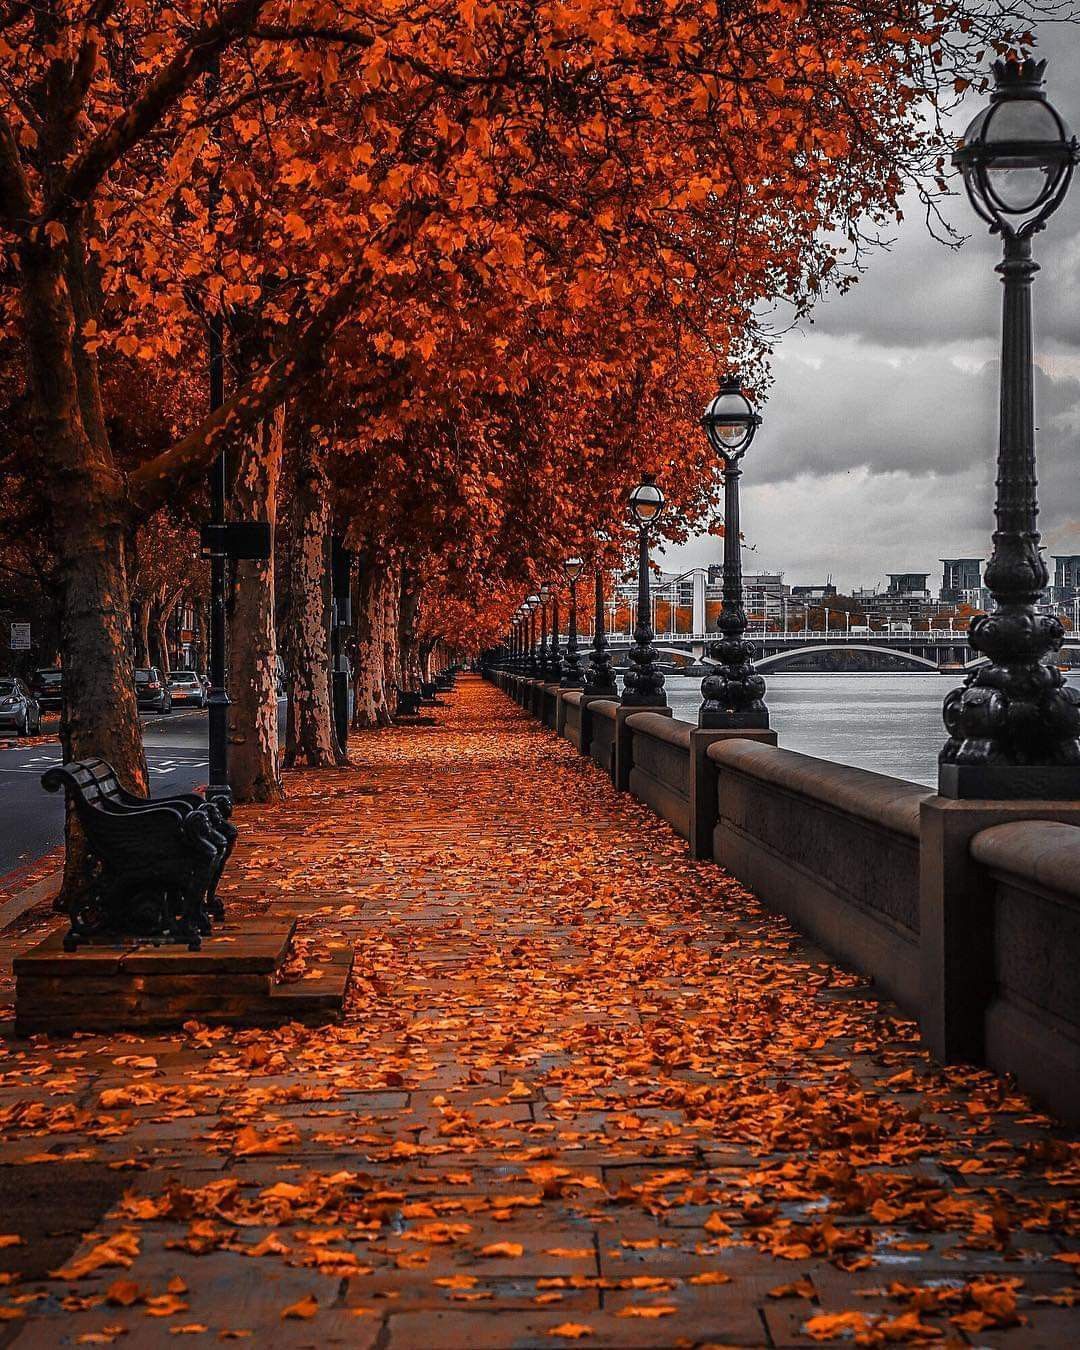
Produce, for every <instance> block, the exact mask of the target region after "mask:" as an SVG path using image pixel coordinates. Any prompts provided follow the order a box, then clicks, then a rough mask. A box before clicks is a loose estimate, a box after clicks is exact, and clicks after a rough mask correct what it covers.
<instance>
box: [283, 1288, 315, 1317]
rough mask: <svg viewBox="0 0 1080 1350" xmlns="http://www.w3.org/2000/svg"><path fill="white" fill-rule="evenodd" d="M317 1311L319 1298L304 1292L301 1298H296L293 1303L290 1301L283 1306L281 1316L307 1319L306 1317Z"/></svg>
mask: <svg viewBox="0 0 1080 1350" xmlns="http://www.w3.org/2000/svg"><path fill="white" fill-rule="evenodd" d="M318 1311H319V1300H318V1299H317V1298H316V1297H315V1295H314V1294H305V1295H304V1297H303V1298H301V1299H298V1300H297V1301H296V1302H295V1303H290V1304H289V1306H288V1307H287V1308H283V1309H282V1310H281V1316H282V1317H283V1318H285V1317H296V1318H301V1319H303V1320H304V1321H307V1319H308V1318H310V1317H314V1316H315V1314H316V1313H317V1312H318Z"/></svg>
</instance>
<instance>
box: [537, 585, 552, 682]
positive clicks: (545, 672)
mask: <svg viewBox="0 0 1080 1350" xmlns="http://www.w3.org/2000/svg"><path fill="white" fill-rule="evenodd" d="M539 596H540V657H539V660H538V661H537V675H538V677H539V679H540V681H541V683H543V684H547V682H548V676H549V669H548V645H547V643H548V627H547V605H548V601H549V600H550V599H551V589H550V588H549V587H548V586H541V587H540V591H539Z"/></svg>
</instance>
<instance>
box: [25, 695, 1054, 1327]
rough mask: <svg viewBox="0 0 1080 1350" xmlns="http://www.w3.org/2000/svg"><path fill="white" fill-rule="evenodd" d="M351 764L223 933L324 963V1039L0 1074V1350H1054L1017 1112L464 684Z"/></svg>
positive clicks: (257, 847)
mask: <svg viewBox="0 0 1080 1350" xmlns="http://www.w3.org/2000/svg"><path fill="white" fill-rule="evenodd" d="M353 755H354V759H355V761H356V767H354V768H350V769H343V770H340V771H329V772H301V773H296V774H293V775H290V776H289V777H288V779H287V784H288V791H289V796H288V800H287V802H286V803H285V804H284V806H279V807H274V808H272V809H270V808H267V809H264V810H257V809H251V808H248V809H245V810H243V811H241V812H240V813H239V815H240V823H241V825H242V826H243V836H242V844H241V846H240V847H239V848H238V852H237V857H236V859H235V860H234V863H233V865H232V868H231V878H232V880H231V887H230V889H231V895H230V896H229V897H227V898H228V899H230V901H231V903H232V905H233V907H234V910H235V909H243V910H244V911H245V912H254V911H257V910H261V909H265V908H269V909H272V910H279V911H281V912H287V911H292V910H296V911H298V912H299V913H300V914H301V915H302V916H303V920H302V932H303V935H304V936H303V942H302V944H301V945H302V948H303V953H304V960H305V962H306V963H307V966H308V968H309V969H311V968H317V966H318V962H319V960H320V950H324V951H325V944H327V943H329V942H334V941H338V940H342V939H345V940H349V941H354V942H355V944H356V952H357V957H356V976H355V980H354V985H353V990H352V994H351V1000H350V1006H349V1010H348V1014H347V1017H346V1018H345V1020H344V1022H342V1023H340V1024H337V1025H334V1026H329V1027H324V1028H316V1029H310V1028H305V1027H299V1026H291V1027H285V1028H283V1029H281V1030H279V1031H266V1030H259V1031H250V1032H242V1031H241V1032H238V1031H236V1030H232V1029H230V1030H222V1029H215V1030H207V1029H206V1028H200V1027H198V1026H195V1025H191V1026H189V1027H188V1028H187V1029H186V1030H185V1032H183V1033H177V1034H176V1035H157V1036H153V1037H149V1036H134V1035H132V1036H118V1037H112V1038H103V1037H89V1036H88V1037H83V1038H78V1039H75V1040H72V1041H57V1042H55V1043H52V1044H48V1043H45V1042H41V1043H26V1042H17V1041H13V1040H10V1039H9V1040H7V1041H6V1042H5V1043H4V1047H3V1058H2V1060H0V1070H2V1077H0V1130H2V1154H0V1162H2V1164H3V1165H2V1166H0V1214H2V1215H3V1218H2V1219H0V1234H2V1236H0V1271H7V1272H9V1273H7V1274H2V1275H0V1281H2V1283H3V1287H2V1288H0V1318H2V1319H3V1320H2V1321H0V1345H6V1344H14V1345H17V1346H18V1347H20V1350H25V1348H26V1347H42V1348H44V1347H50V1350H51V1347H55V1346H59V1345H68V1344H107V1343H110V1342H113V1341H116V1342H118V1343H121V1344H123V1345H124V1346H125V1347H131V1348H132V1350H135V1348H136V1347H141V1346H161V1345H165V1344H172V1343H173V1337H174V1336H181V1335H182V1336H184V1337H185V1338H190V1341H191V1343H192V1344H194V1345H199V1344H210V1343H217V1342H218V1341H224V1340H233V1339H236V1340H239V1341H241V1342H243V1341H248V1342H249V1343H251V1344H254V1345H258V1346H273V1347H275V1350H277V1347H294V1346H326V1345H343V1346H350V1347H368V1346H371V1347H380V1348H381V1350H405V1348H406V1347H411V1348H413V1350H435V1348H436V1347H438V1348H439V1350H443V1348H449V1350H454V1348H455V1347H468V1350H484V1347H500V1348H501V1347H507V1348H509V1347H516V1346H535V1345H539V1346H560V1345H570V1344H580V1345H584V1346H592V1345H596V1346H682V1345H686V1346H690V1345H764V1346H798V1345H809V1344H817V1343H820V1342H822V1341H827V1340H829V1339H840V1338H843V1339H845V1340H847V1341H848V1342H849V1343H850V1342H851V1340H852V1339H854V1340H856V1341H857V1342H858V1343H860V1344H873V1345H877V1344H886V1343H889V1344H892V1343H909V1342H933V1341H939V1342H944V1343H954V1344H972V1345H983V1346H997V1345H1003V1346H1016V1347H1021V1346H1023V1347H1030V1346H1036V1345H1039V1346H1047V1347H1064V1346H1069V1345H1074V1344H1076V1343H1077V1342H1078V1341H1080V1310H1078V1309H1076V1308H1075V1307H1074V1306H1073V1303H1074V1299H1076V1298H1077V1297H1078V1296H1080V1290H1078V1289H1077V1287H1076V1286H1077V1285H1080V1271H1078V1269H1077V1266H1078V1262H1080V1257H1078V1256H1077V1255H1076V1251H1077V1245H1076V1242H1075V1229H1076V1222H1077V1207H1076V1191H1075V1182H1076V1179H1077V1172H1078V1167H1077V1160H1078V1153H1077V1149H1076V1146H1075V1144H1074V1143H1072V1142H1071V1141H1069V1140H1068V1139H1067V1138H1066V1137H1065V1136H1064V1135H1062V1134H1061V1133H1060V1132H1055V1131H1053V1130H1052V1129H1051V1128H1050V1127H1049V1126H1048V1123H1047V1122H1046V1120H1045V1119H1043V1118H1042V1117H1040V1116H1039V1114H1038V1113H1037V1112H1036V1111H1034V1110H1032V1109H1031V1107H1030V1105H1029V1103H1028V1102H1027V1101H1025V1100H1024V1099H1023V1098H1021V1097H1019V1096H1016V1095H1015V1094H1013V1093H1011V1092H1010V1090H1009V1089H1008V1087H1007V1086H1006V1085H1005V1084H1003V1083H1002V1082H1001V1081H1000V1080H997V1079H995V1078H993V1077H992V1076H991V1075H989V1074H985V1073H979V1072H975V1071H972V1070H963V1069H950V1070H947V1071H942V1070H941V1069H939V1068H936V1067H935V1066H933V1065H932V1064H930V1063H929V1061H928V1059H927V1057H926V1055H925V1054H924V1053H923V1052H922V1051H921V1050H920V1049H919V1048H918V1044H917V1040H916V1035H915V1031H914V1028H913V1027H912V1025H911V1024H910V1023H909V1022H907V1021H905V1020H903V1019H902V1018H900V1017H899V1016H898V1015H897V1014H896V1013H895V1010H893V1009H891V1008H890V1007H888V1006H887V1005H882V1004H880V1003H878V1002H876V1001H874V1000H873V999H872V998H871V997H869V995H868V993H867V991H866V989H865V988H864V986H863V983H862V982H861V981H860V980H858V979H856V978H854V977H853V976H851V975H850V974H847V973H844V972H843V971H841V970H839V969H837V968H836V967H833V966H830V965H829V964H828V963H827V962H826V961H825V960H824V958H823V957H822V956H821V954H820V953H819V952H817V951H815V950H814V949H813V948H811V947H810V946H809V945H808V944H807V943H805V942H804V941H803V940H802V939H800V938H799V937H798V935H797V934H795V933H794V932H793V930H792V929H791V928H790V927H789V926H788V925H787V924H786V923H785V922H784V921H783V920H781V919H778V918H776V917H774V916H771V915H769V914H767V913H765V912H764V911H763V910H762V909H761V908H760V907H759V906H758V904H757V903H756V901H755V900H754V899H753V898H752V897H751V896H749V895H748V894H747V893H746V892H745V891H743V890H742V889H741V888H740V887H739V886H738V885H736V884H735V883H733V882H732V881H730V880H729V879H727V878H726V877H725V876H724V875H723V873H722V872H721V871H720V870H719V869H718V868H716V867H714V866H713V865H711V864H705V863H701V864H696V863H693V862H690V861H688V860H687V857H686V854H685V850H684V847H683V844H682V842H681V841H680V840H679V839H677V838H676V837H675V835H674V834H673V833H672V832H671V831H670V830H669V829H668V828H667V826H666V825H664V824H663V823H662V822H660V821H658V820H657V819H656V818H655V817H654V816H652V814H651V813H650V812H649V811H647V810H646V809H645V808H644V807H642V806H640V805H639V804H638V803H636V802H634V801H633V800H632V799H630V798H628V797H624V796H618V795H617V794H616V793H615V792H614V791H613V789H612V788H611V786H610V784H608V783H607V782H606V781H605V780H604V778H603V777H602V775H601V774H600V773H599V772H597V771H596V770H595V769H594V768H593V767H592V765H591V764H589V763H587V762H584V761H582V760H580V759H579V757H578V756H577V754H576V752H575V751H574V750H573V749H572V747H570V746H569V745H568V744H567V743H565V742H561V741H559V740H557V739H556V738H555V737H554V736H553V735H551V733H549V732H547V731H545V730H542V729H541V728H539V727H538V726H537V725H536V724H535V723H533V722H532V721H531V720H530V719H528V718H527V717H526V716H525V715H524V714H523V713H521V712H520V711H519V710H518V709H517V707H516V706H515V705H513V704H512V703H511V702H510V701H509V700H507V699H505V698H504V697H503V696H502V695H501V694H499V693H497V692H495V691H494V690H491V689H490V688H488V687H486V686H484V685H482V684H481V683H480V682H479V681H477V680H474V679H466V680H463V681H462V682H461V686H460V690H459V692H458V693H457V694H456V695H454V696H453V699H452V702H451V704H450V706H449V707H447V708H446V709H444V710H441V711H440V713H439V724H438V725H437V726H435V727H429V728H425V727H416V728H396V729H394V730H391V731H387V732H384V733H379V734H370V735H365V736H363V737H360V738H357V739H356V740H355V742H354V745H353ZM25 939H26V934H25V933H23V934H22V935H21V936H20V937H19V938H18V941H17V943H15V942H14V941H13V940H11V939H10V935H9V941H8V942H7V944H6V949H5V957H6V958H7V960H8V962H9V960H10V954H11V952H10V949H11V947H12V946H13V945H22V943H23V942H25ZM7 968H8V969H9V968H10V966H9V964H8V967H7ZM1070 1229H1071V1230H1072V1237H1070Z"/></svg>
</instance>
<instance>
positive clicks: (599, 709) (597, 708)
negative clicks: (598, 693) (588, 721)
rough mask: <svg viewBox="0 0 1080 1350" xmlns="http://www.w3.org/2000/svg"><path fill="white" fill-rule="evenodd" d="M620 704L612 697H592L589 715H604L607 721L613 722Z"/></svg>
mask: <svg viewBox="0 0 1080 1350" xmlns="http://www.w3.org/2000/svg"><path fill="white" fill-rule="evenodd" d="M621 706H622V705H621V704H620V703H618V702H617V701H616V700H615V699H613V698H600V699H594V700H593V701H592V702H591V703H590V704H589V716H590V717H606V718H608V719H609V721H612V722H614V721H615V717H616V714H617V713H618V711H619V708H620V707H621ZM626 720H627V721H629V720H630V719H629V718H627V719H626Z"/></svg>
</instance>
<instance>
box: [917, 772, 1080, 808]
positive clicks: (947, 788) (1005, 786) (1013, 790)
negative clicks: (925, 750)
mask: <svg viewBox="0 0 1080 1350" xmlns="http://www.w3.org/2000/svg"><path fill="white" fill-rule="evenodd" d="M938 796H940V797H952V798H959V799H964V800H967V801H971V800H983V801H1047V802H1054V801H1080V765H1074V764H940V765H939V766H938Z"/></svg>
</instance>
